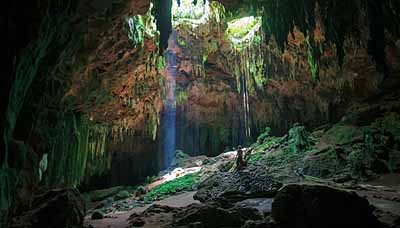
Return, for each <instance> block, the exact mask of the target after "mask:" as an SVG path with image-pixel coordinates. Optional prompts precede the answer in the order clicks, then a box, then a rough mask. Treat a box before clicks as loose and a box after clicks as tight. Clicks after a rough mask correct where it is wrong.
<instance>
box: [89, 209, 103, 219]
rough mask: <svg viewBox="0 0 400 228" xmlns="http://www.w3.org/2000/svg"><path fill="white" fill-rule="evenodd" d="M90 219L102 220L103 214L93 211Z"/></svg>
mask: <svg viewBox="0 0 400 228" xmlns="http://www.w3.org/2000/svg"><path fill="white" fill-rule="evenodd" d="M91 218H92V220H97V219H103V218H104V214H103V213H102V212H100V211H94V212H93V214H92V217H91Z"/></svg>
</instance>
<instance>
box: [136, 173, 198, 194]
mask: <svg viewBox="0 0 400 228" xmlns="http://www.w3.org/2000/svg"><path fill="white" fill-rule="evenodd" d="M197 180H198V173H190V174H187V175H185V176H183V177H178V178H176V179H174V180H172V181H168V182H165V183H163V184H161V185H158V186H157V187H155V188H153V189H152V190H151V191H150V192H148V193H147V194H146V195H145V196H144V199H145V201H154V200H160V199H163V198H165V197H167V196H169V195H172V194H175V193H176V192H179V191H182V190H190V189H192V186H193V185H194V184H195V183H196V182H197Z"/></svg>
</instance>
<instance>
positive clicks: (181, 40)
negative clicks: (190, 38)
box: [177, 37, 186, 47]
mask: <svg viewBox="0 0 400 228" xmlns="http://www.w3.org/2000/svg"><path fill="white" fill-rule="evenodd" d="M177 41H178V44H179V46H181V47H185V46H186V41H185V39H184V38H182V37H178V39H177Z"/></svg>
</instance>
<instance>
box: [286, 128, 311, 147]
mask: <svg viewBox="0 0 400 228" xmlns="http://www.w3.org/2000/svg"><path fill="white" fill-rule="evenodd" d="M313 144H314V143H313V139H312V137H311V134H310V133H309V132H307V131H306V129H305V127H304V126H301V125H299V124H297V123H296V124H294V125H293V128H291V129H290V130H289V135H288V147H287V148H286V149H285V152H286V153H291V154H299V153H303V152H305V151H307V150H309V149H311V147H312V146H313Z"/></svg>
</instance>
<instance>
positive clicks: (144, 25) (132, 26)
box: [125, 4, 158, 47]
mask: <svg viewBox="0 0 400 228" xmlns="http://www.w3.org/2000/svg"><path fill="white" fill-rule="evenodd" d="M152 8H153V5H152V4H150V8H149V10H148V11H147V13H146V14H145V15H143V16H142V15H135V16H132V17H130V16H129V17H126V19H125V20H126V26H127V27H126V28H127V32H128V38H129V40H131V41H132V43H133V46H134V47H138V46H140V47H143V45H144V39H145V37H148V38H149V39H153V40H155V41H156V43H157V44H158V42H157V40H158V33H157V27H156V24H155V23H154V16H153V14H152Z"/></svg>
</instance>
